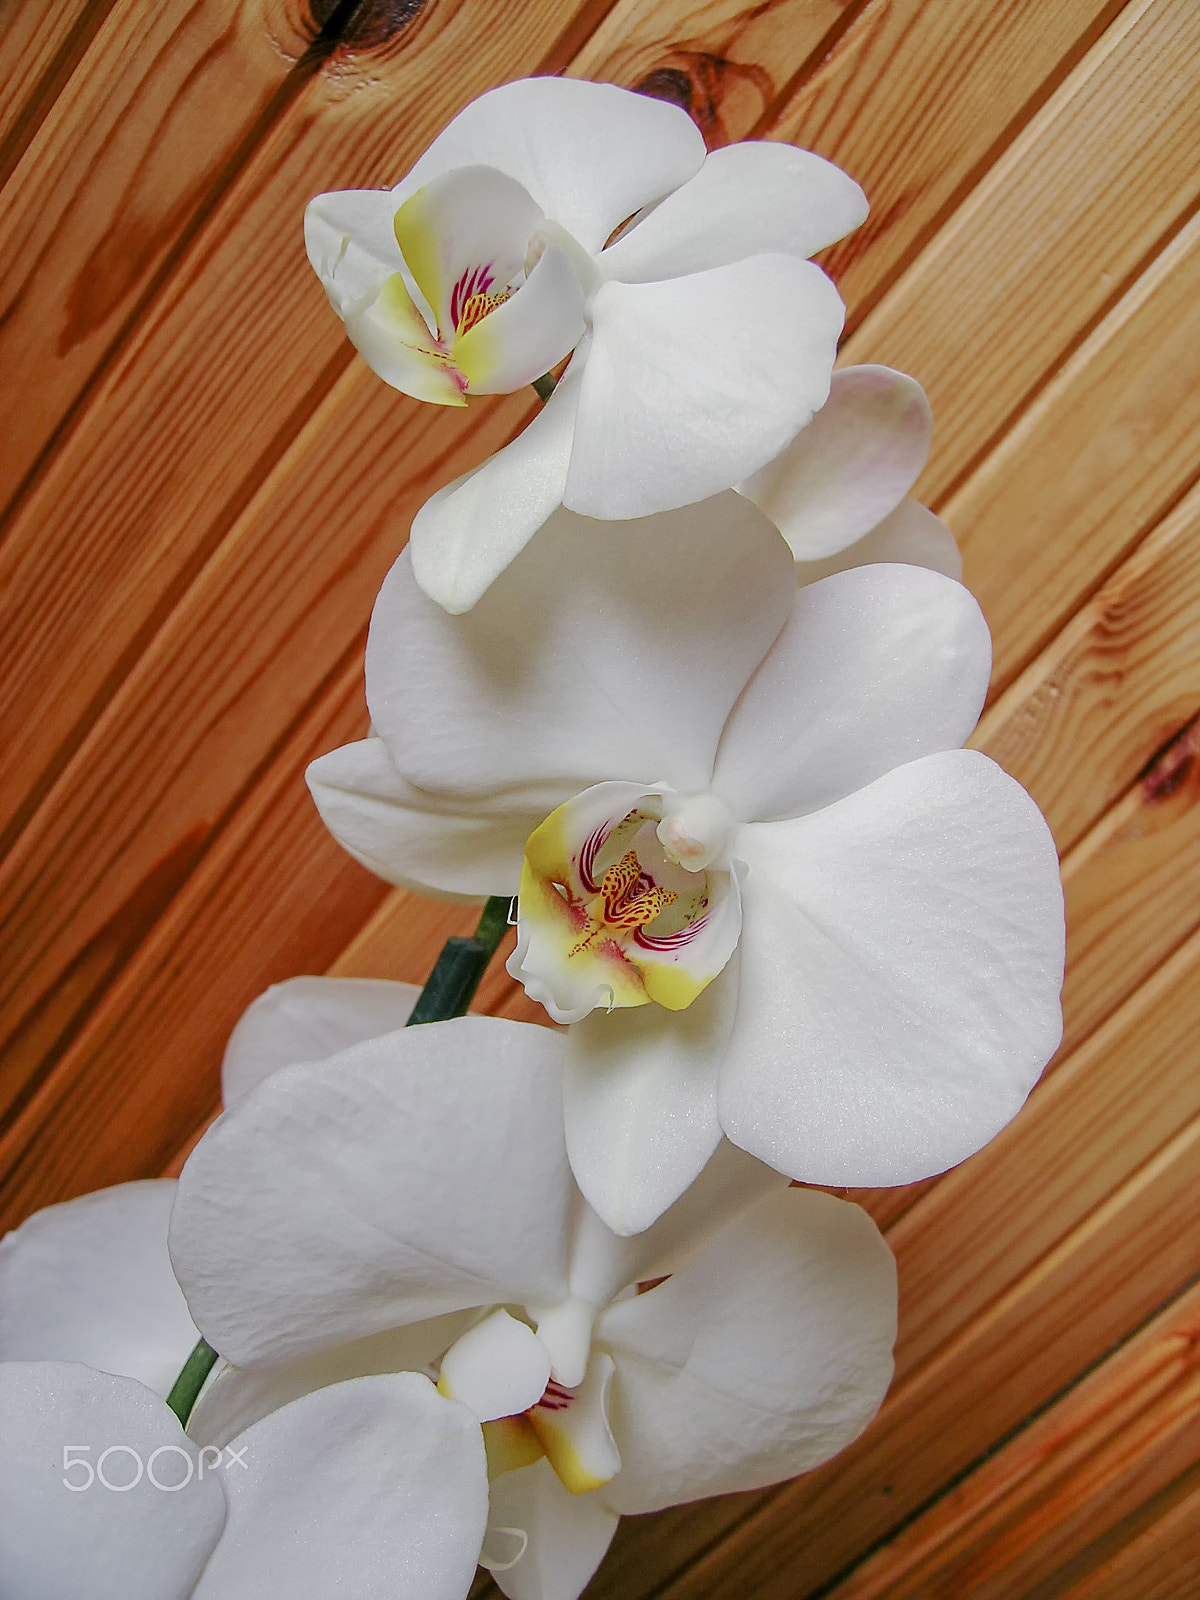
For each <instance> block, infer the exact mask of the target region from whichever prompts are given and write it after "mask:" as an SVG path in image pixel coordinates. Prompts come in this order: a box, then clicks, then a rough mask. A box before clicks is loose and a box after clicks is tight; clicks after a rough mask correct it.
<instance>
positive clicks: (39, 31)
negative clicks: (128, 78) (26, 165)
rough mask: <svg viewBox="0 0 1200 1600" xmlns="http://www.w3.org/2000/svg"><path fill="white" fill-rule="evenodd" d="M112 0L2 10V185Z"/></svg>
mask: <svg viewBox="0 0 1200 1600" xmlns="http://www.w3.org/2000/svg"><path fill="white" fill-rule="evenodd" d="M111 4H112V0H8V4H7V5H5V6H4V7H3V8H0V184H3V183H5V182H7V180H8V175H9V173H10V172H11V171H12V169H13V168H14V167H15V166H16V164H17V162H18V161H19V160H20V159H21V156H22V154H23V153H24V151H25V148H26V146H27V145H28V144H29V141H30V140H31V139H32V138H33V136H34V134H36V132H37V130H38V128H39V127H40V126H41V123H42V119H43V118H44V117H45V115H46V113H47V112H48V111H49V110H50V108H51V106H52V105H53V104H54V101H55V98H56V96H57V95H58V94H59V92H60V90H61V89H62V87H63V85H64V84H65V83H66V82H67V80H68V78H69V77H70V76H71V73H72V71H73V70H74V68H75V66H76V64H77V63H78V61H79V58H80V56H82V55H83V53H84V51H85V50H86V49H87V47H88V44H89V43H90V41H91V38H92V35H93V34H94V33H95V32H96V30H97V28H99V27H100V25H101V24H102V23H103V21H104V18H105V15H106V14H107V12H108V10H109V7H110V5H111Z"/></svg>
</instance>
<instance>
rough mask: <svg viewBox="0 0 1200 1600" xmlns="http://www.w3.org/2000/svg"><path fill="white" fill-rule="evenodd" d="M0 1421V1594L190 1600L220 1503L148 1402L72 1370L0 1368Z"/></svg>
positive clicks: (25, 1598)
mask: <svg viewBox="0 0 1200 1600" xmlns="http://www.w3.org/2000/svg"><path fill="white" fill-rule="evenodd" d="M0 1416H3V1418H4V1449H3V1451H0V1594H3V1595H5V1596H11V1597H12V1600H18V1597H19V1600H63V1596H64V1595H75V1594H79V1593H80V1592H81V1590H82V1591H85V1592H86V1593H87V1595H88V1597H89V1600H129V1597H130V1596H131V1595H136V1596H137V1600H189V1597H190V1596H191V1595H192V1594H193V1593H194V1592H196V1591H195V1588H194V1586H195V1583H196V1581H197V1579H198V1578H199V1577H200V1574H201V1571H202V1570H203V1568H204V1564H205V1562H206V1561H207V1560H208V1558H209V1554H210V1552H211V1551H212V1550H213V1548H214V1546H215V1545H216V1543H217V1540H218V1539H219V1538H220V1537H221V1528H222V1525H223V1523H224V1521H225V1501H224V1497H223V1495H222V1493H221V1485H220V1482H219V1480H218V1479H217V1478H216V1477H215V1476H212V1475H209V1476H205V1475H203V1474H202V1473H201V1471H200V1464H199V1452H198V1450H197V1448H196V1446H195V1445H194V1444H193V1443H192V1441H191V1440H190V1439H189V1438H187V1437H186V1435H185V1434H184V1431H183V1429H182V1428H181V1427H180V1426H179V1421H178V1419H177V1418H176V1417H175V1415H174V1413H173V1412H171V1411H169V1410H168V1409H167V1407H166V1406H165V1405H164V1404H163V1402H162V1401H161V1400H160V1399H159V1398H158V1397H157V1396H155V1395H154V1394H152V1393H151V1392H150V1390H149V1389H147V1388H146V1387H145V1386H144V1385H142V1384H140V1383H137V1382H135V1381H134V1380H133V1379H131V1378H122V1377H114V1376H112V1375H110V1374H108V1373H103V1372H95V1371H93V1370H92V1369H91V1368H90V1367H85V1366H78V1365H76V1364H74V1363H69V1362H61V1363H60V1362H56V1361H45V1362H42V1361H38V1362H32V1361H31V1362H24V1361H14V1362H8V1363H5V1364H3V1365H0ZM68 1452H69V1453H68ZM71 1463H74V1464H75V1465H74V1466H73V1467H72V1465H71ZM64 1469H65V1470H64ZM97 1473H98V1474H99V1481H98V1482H97V1479H96V1476H95V1475H96V1474H97ZM155 1480H157V1483H158V1484H161V1485H163V1486H164V1487H162V1488H159V1487H156V1483H155ZM105 1484H111V1485H112V1487H111V1488H106V1487H105ZM176 1486H178V1487H176ZM72 1487H74V1488H75V1490H76V1492H75V1493H71V1488H72ZM89 1490H90V1492H89Z"/></svg>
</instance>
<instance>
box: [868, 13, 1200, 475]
mask: <svg viewBox="0 0 1200 1600" xmlns="http://www.w3.org/2000/svg"><path fill="white" fill-rule="evenodd" d="M1041 14H1042V12H1041V8H1039V11H1038V15H1039V16H1040V15H1041ZM1198 70H1200V11H1197V9H1196V7H1195V6H1194V5H1192V4H1191V3H1190V0H1132V3H1131V4H1129V5H1127V6H1126V7H1125V9H1124V10H1123V11H1122V12H1121V13H1120V14H1119V16H1118V17H1117V19H1116V20H1115V21H1114V22H1113V23H1112V24H1111V26H1110V27H1109V28H1108V29H1107V31H1106V32H1105V33H1104V35H1103V37H1102V38H1101V39H1100V40H1099V41H1098V42H1097V43H1096V45H1095V46H1094V47H1093V48H1092V49H1091V50H1090V51H1089V52H1088V54H1087V55H1086V56H1085V57H1084V59H1083V60H1082V61H1081V62H1080V64H1079V66H1078V67H1077V68H1076V69H1075V71H1074V72H1072V73H1071V74H1070V75H1069V76H1068V77H1067V78H1066V80H1065V81H1064V82H1063V83H1062V84H1061V85H1060V87H1059V88H1058V89H1057V90H1056V91H1055V93H1054V94H1053V95H1052V96H1051V97H1050V99H1049V100H1048V101H1047V102H1046V104H1045V106H1044V107H1043V108H1042V109H1041V110H1040V111H1039V112H1038V113H1037V115H1036V116H1035V117H1034V118H1033V119H1032V120H1031V121H1030V123H1029V124H1028V126H1027V127H1025V128H1024V129H1023V130H1022V131H1021V133H1020V134H1019V135H1018V136H1017V137H1016V138H1015V139H1014V140H1013V141H1012V143H1011V144H1010V145H1009V146H1008V147H1007V149H1005V150H1004V152H1003V154H1001V155H1000V157H999V159H998V160H996V161H995V162H994V164H992V165H991V166H990V167H989V168H988V171H987V173H986V175H985V176H984V177H983V178H982V179H981V181H980V182H979V183H978V184H977V185H976V186H975V188H974V189H973V190H972V191H971V193H970V195H969V196H968V197H967V199H966V200H965V201H964V202H963V204H962V205H961V206H959V207H958V209H957V210H956V211H955V213H954V215H953V216H952V217H951V218H950V219H949V220H948V221H947V222H946V224H945V225H944V226H943V227H941V228H940V229H939V230H938V232H937V234H936V235H935V237H934V238H933V239H932V240H931V242H930V243H929V244H928V245H927V247H926V248H925V249H924V250H923V251H922V253H921V255H920V256H919V257H918V258H917V260H916V261H915V262H914V263H913V265H912V266H911V267H910V268H909V269H908V270H907V271H906V272H905V273H904V275H903V276H902V277H901V278H900V280H899V281H898V282H897V283H896V284H895V285H894V287H893V288H892V289H891V290H890V291H889V292H888V293H887V294H886V295H885V296H884V297H883V299H882V300H881V301H880V302H879V304H878V305H877V306H876V307H875V309H874V310H873V311H872V312H871V314H870V315H869V316H868V317H867V318H866V320H865V321H864V322H863V323H862V324H861V325H860V327H859V328H858V329H857V330H856V331H855V333H854V334H853V335H852V336H851V338H850V339H849V340H848V341H847V343H846V345H845V347H844V350H843V359H845V360H848V361H881V362H884V363H885V364H886V365H888V366H893V367H899V368H900V369H901V370H902V371H905V372H911V373H912V374H913V376H914V377H916V378H918V379H919V380H920V382H921V383H922V384H923V385H924V386H925V389H926V391H927V393H928V395H929V398H930V401H931V402H932V405H933V410H934V415H935V416H936V417H937V419H938V431H937V438H936V442H935V448H934V453H933V456H932V457H931V460H930V463H929V466H928V467H927V468H926V471H925V472H924V474H923V475H922V477H921V479H920V481H919V482H918V484H917V487H916V489H915V490H914V493H916V494H917V495H918V496H919V497H920V498H922V499H925V500H927V501H934V502H936V501H938V500H939V499H940V498H942V497H943V496H944V495H945V494H946V493H947V491H948V490H949V489H950V488H951V487H952V486H953V485H954V484H955V483H956V482H957V481H958V480H959V479H960V478H961V477H962V476H963V474H964V473H965V472H966V471H967V470H968V469H969V468H970V467H971V466H972V465H973V464H974V462H975V461H976V460H978V459H979V458H980V457H981V456H982V454H983V453H984V452H985V451H986V450H987V449H988V448H989V447H990V446H991V444H992V443H993V441H994V440H995V439H996V438H997V437H998V435H999V433H1000V432H1001V431H1002V430H1003V429H1004V427H1005V426H1006V425H1007V424H1008V422H1009V420H1010V419H1011V417H1012V416H1013V414H1014V413H1015V412H1016V410H1017V409H1018V408H1019V407H1020V406H1021V405H1023V404H1024V403H1025V402H1026V400H1027V399H1028V398H1029V396H1030V394H1031V391H1033V390H1034V389H1035V388H1036V387H1037V386H1038V385H1039V383H1040V382H1041V381H1042V380H1043V379H1044V378H1045V377H1046V376H1047V374H1049V373H1051V372H1053V371H1054V369H1055V367H1056V365H1057V364H1058V363H1059V362H1060V361H1061V360H1063V359H1064V358H1065V357H1066V356H1067V355H1068V354H1069V353H1070V351H1071V349H1072V347H1073V345H1074V344H1075V343H1076V342H1078V340H1079V339H1081V338H1082V337H1083V336H1084V335H1086V333H1087V332H1088V331H1089V330H1090V328H1091V326H1092V324H1093V323H1094V322H1095V320H1096V319H1097V318H1098V317H1099V316H1100V315H1101V314H1102V313H1103V312H1104V310H1105V309H1106V307H1107V305H1108V303H1109V302H1110V300H1111V299H1112V298H1113V296H1114V294H1115V293H1116V292H1117V291H1119V290H1120V288H1121V286H1122V285H1123V284H1124V283H1125V282H1126V281H1127V280H1129V279H1130V278H1131V277H1132V276H1133V275H1134V274H1135V273H1136V272H1137V271H1138V270H1139V269H1140V266H1141V264H1142V262H1143V261H1144V260H1145V259H1146V258H1147V256H1148V255H1149V254H1151V252H1152V250H1153V248H1154V245H1155V242H1156V241H1157V240H1160V239H1162V238H1164V237H1166V236H1167V235H1169V234H1170V233H1171V232H1172V231H1173V230H1175V229H1176V228H1177V227H1178V226H1180V225H1181V223H1182V222H1183V221H1184V220H1185V219H1186V218H1187V217H1188V216H1189V215H1190V213H1191V210H1192V207H1193V206H1194V204H1195V202H1196V199H1197V196H1200V98H1198V97H1197V96H1196V94H1195V93H1194V92H1193V90H1194V84H1195V79H1196V74H1197V71H1198ZM1164 174H1170V180H1169V181H1168V182H1164V181H1163V180H1164Z"/></svg>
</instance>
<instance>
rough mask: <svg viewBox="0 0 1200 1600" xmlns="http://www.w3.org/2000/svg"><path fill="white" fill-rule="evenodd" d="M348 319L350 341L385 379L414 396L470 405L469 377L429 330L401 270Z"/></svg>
mask: <svg viewBox="0 0 1200 1600" xmlns="http://www.w3.org/2000/svg"><path fill="white" fill-rule="evenodd" d="M345 321H346V333H347V336H348V337H349V339H350V342H351V343H352V344H353V346H354V348H355V349H356V350H357V351H358V353H359V355H360V356H362V358H363V360H364V361H365V362H366V363H367V365H368V366H369V367H370V369H371V371H372V372H374V373H375V374H376V375H377V376H378V377H380V378H382V379H383V381H384V383H389V384H391V386H392V388H393V389H399V390H400V391H401V393H402V394H410V395H412V397H413V399H414V400H427V401H429V402H431V403H432V404H433V405H442V406H465V405H466V403H467V401H466V395H465V390H466V387H467V380H466V377H465V376H464V375H463V373H462V372H460V371H459V369H458V368H457V367H456V366H455V365H454V363H453V361H452V360H451V359H450V357H449V355H447V353H446V352H445V351H444V350H443V349H442V348H441V346H440V345H439V344H438V343H437V342H436V340H435V339H434V337H433V335H432V334H431V333H430V332H429V329H428V327H427V326H426V323H425V319H424V317H423V316H422V315H421V313H420V311H418V309H417V306H416V302H415V301H414V300H413V298H412V295H411V294H410V292H409V289H408V284H407V283H406V281H405V279H404V277H403V275H402V274H401V273H399V272H397V273H394V274H393V275H392V276H391V277H390V278H389V279H388V280H387V282H386V283H385V284H384V285H383V287H382V289H381V290H380V291H379V294H378V295H377V296H376V298H375V299H374V300H372V301H371V303H370V304H369V305H367V306H362V307H360V308H356V309H354V310H353V311H347V312H346V313H345Z"/></svg>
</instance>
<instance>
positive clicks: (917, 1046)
mask: <svg viewBox="0 0 1200 1600" xmlns="http://www.w3.org/2000/svg"><path fill="white" fill-rule="evenodd" d="M739 848H741V849H742V850H743V851H744V853H745V855H746V857H747V860H748V861H749V863H750V872H749V876H748V877H747V880H746V884H745V888H744V895H745V903H746V923H745V930H744V932H743V936H742V946H741V957H742V1003H741V1005H740V1007H739V1010H738V1015H737V1020H736V1022H735V1024H734V1029H733V1035H732V1038H731V1040H730V1044H729V1055H728V1058H727V1060H726V1062H725V1065H724V1067H723V1068H722V1071H721V1080H720V1090H719V1109H720V1116H721V1123H722V1126H723V1127H724V1129H725V1131H726V1133H727V1134H728V1136H729V1137H730V1138H731V1139H732V1140H733V1141H734V1143H735V1144H739V1145H741V1146H742V1148H743V1149H746V1150H749V1151H751V1152H752V1153H753V1154H754V1155H756V1156H758V1157H760V1159H762V1160H763V1161H767V1162H769V1163H770V1164H771V1165H772V1166H774V1167H777V1168H778V1169H779V1170H780V1171H781V1172H786V1173H787V1174H788V1175H789V1176H791V1177H793V1178H801V1179H804V1180H805V1181H808V1182H812V1183H826V1184H854V1185H859V1184H869V1185H877V1184H895V1183H911V1182H914V1181H915V1180H917V1179H919V1178H926V1177H929V1176H930V1175H931V1174H933V1173H935V1172H941V1171H943V1170H944V1169H945V1168H947V1167H951V1166H953V1165H954V1164H955V1163H956V1162H959V1161H962V1160H963V1159H964V1158H965V1157H967V1156H969V1155H971V1154H972V1153H973V1152H974V1151H975V1150H978V1149H979V1148H980V1146H981V1145H984V1144H986V1143H987V1141H988V1140H989V1139H990V1138H992V1137H993V1135H994V1134H996V1133H998V1132H999V1131H1000V1129H1001V1128H1002V1127H1004V1125H1005V1124H1006V1123H1007V1122H1008V1121H1009V1120H1010V1119H1011V1118H1012V1117H1013V1116H1015V1115H1016V1113H1017V1112H1018V1111H1019V1110H1020V1108H1021V1105H1022V1103H1023V1101H1024V1099H1025V1097H1026V1095H1027V1094H1028V1093H1029V1090H1030V1089H1031V1088H1032V1087H1033V1084H1034V1083H1035V1082H1036V1080H1037V1078H1038V1075H1039V1073H1040V1072H1041V1070H1042V1068H1043V1067H1044V1066H1045V1064H1046V1062H1047V1061H1048V1060H1049V1059H1050V1056H1051V1055H1052V1054H1053V1052H1054V1050H1055V1048H1056V1046H1057V1045H1058V1041H1059V1037H1060V1034H1061V1027H1062V1022H1061V1014H1060V1011H1059V1002H1058V992H1059V988H1060V985H1061V983H1062V966H1063V912H1062V891H1061V889H1060V887H1059V880H1058V860H1057V856H1056V854H1055V849H1054V841H1053V840H1052V839H1051V837H1050V832H1049V829H1048V828H1047V826H1046V823H1045V821H1044V819H1043V818H1042V815H1041V813H1040V812H1039V811H1038V809H1037V807H1036V806H1035V805H1034V803H1033V801H1032V800H1031V799H1030V798H1029V796H1028V795H1027V794H1026V793H1025V791H1024V790H1023V789H1022V788H1021V787H1020V785H1019V784H1017V783H1015V782H1014V781H1013V780H1012V779H1011V778H1009V777H1007V776H1006V775H1005V774H1004V773H1003V772H1002V771H1001V770H1000V768H999V767H997V766H996V765H995V764H994V763H993V762H991V761H989V760H988V759H987V757H986V756H982V755H979V754H977V753H976V752H974V751H967V750H954V751H948V752H944V753H942V754H940V755H934V756H928V757H926V758H925V759H924V760H922V761H916V762H913V763H911V764H910V765H908V766H904V767H900V768H897V770H896V771H894V772H891V773H889V774H888V775H887V776H886V777H883V778H880V779H879V780H878V781H877V782H875V783H873V784H872V785H871V786H870V787H869V788H867V789H864V790H862V791H860V792H859V793H858V794H854V795H851V796H850V797H849V798H848V799H845V800H841V801H839V802H838V803H837V804H836V805H832V806H829V807H828V808H827V809H826V810H824V811H818V812H816V813H814V814H812V815H810V816H807V817H802V818H800V819H799V820H797V821H793V822H776V823H763V824H755V825H753V826H750V827H746V828H744V829H743V830H742V834H741V836H740V840H739Z"/></svg>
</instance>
